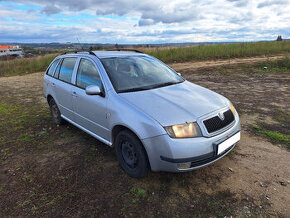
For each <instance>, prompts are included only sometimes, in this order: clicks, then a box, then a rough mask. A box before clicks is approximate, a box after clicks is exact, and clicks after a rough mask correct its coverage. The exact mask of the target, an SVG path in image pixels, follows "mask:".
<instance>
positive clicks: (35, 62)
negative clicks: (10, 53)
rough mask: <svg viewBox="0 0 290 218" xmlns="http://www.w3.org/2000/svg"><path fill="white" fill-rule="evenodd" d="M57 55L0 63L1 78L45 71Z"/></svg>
mask: <svg viewBox="0 0 290 218" xmlns="http://www.w3.org/2000/svg"><path fill="white" fill-rule="evenodd" d="M56 56H57V55H56V54H49V55H43V56H37V57H32V58H21V59H13V60H8V61H0V77H3V76H15V75H24V74H29V73H35V72H40V71H45V70H46V68H47V67H48V65H49V64H50V62H51V61H52V60H53V59H54V58H55V57H56Z"/></svg>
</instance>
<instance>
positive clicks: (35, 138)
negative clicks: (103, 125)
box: [0, 57, 290, 217]
mask: <svg viewBox="0 0 290 218" xmlns="http://www.w3.org/2000/svg"><path fill="white" fill-rule="evenodd" d="M217 62H218V61H211V62H206V63H204V64H202V62H198V63H194V62H188V63H177V64H172V65H171V67H172V68H174V69H176V70H177V71H178V72H180V73H182V75H183V76H184V77H185V78H186V79H188V80H190V81H192V82H194V83H197V84H199V85H202V86H205V87H207V88H210V89H212V90H214V91H216V92H218V93H220V94H223V95H224V96H226V97H228V98H229V99H231V101H232V102H233V104H234V105H235V106H236V108H237V110H238V112H239V113H240V116H241V122H242V129H243V132H242V139H241V141H240V142H239V143H238V145H237V146H236V148H235V149H234V150H233V151H232V152H231V153H230V154H229V155H227V156H226V157H224V158H223V159H221V160H220V161H218V162H216V163H214V164H213V165H211V166H209V167H205V168H202V169H200V170H196V171H193V172H189V173H184V174H170V173H149V175H148V176H147V177H146V178H144V179H140V180H136V179H133V178H130V177H128V176H127V175H126V174H125V173H124V172H123V171H122V170H121V169H120V167H119V166H118V163H117V160H116V157H115V154H114V150H113V149H111V148H109V147H108V146H106V145H104V144H102V143H101V142H99V141H97V140H96V139H94V138H92V137H91V136H89V135H87V134H86V133H84V132H82V131H81V130H79V129H77V128H75V127H74V126H72V125H70V124H66V125H64V126H56V125H54V124H53V122H52V121H51V118H50V114H49V109H48V106H47V103H46V100H45V99H44V98H43V96H42V75H43V73H34V74H28V75H24V76H13V77H3V78H0V95H1V98H0V199H1V201H0V217H5V216H37V217H40V216H53V217H57V216H64V217H71V216H74V217H85V216H102V217H116V216H120V217H130V216H138V217H205V216H216V217H224V216H234V217H235V216H248V217H250V216H271V215H274V216H282V217H283V216H284V217H289V216H290V208H289V205H290V189H289V188H290V166H289V159H290V153H289V151H290V150H289V140H288V141H287V140H286V141H283V140H280V138H279V137H278V138H275V137H269V135H270V136H273V134H272V135H271V134H265V133H269V132H274V133H278V134H282V135H283V136H285V137H288V136H289V134H290V132H289V130H290V108H289V102H290V91H289V84H290V68H289V67H287V66H289V59H286V58H281V57H279V58H278V59H277V58H273V60H267V59H263V60H259V61H256V62H255V61H253V62H251V61H250V60H248V59H247V61H245V62H244V63H243V61H242V60H241V59H235V60H228V61H226V62H220V64H217ZM235 62H236V63H235ZM264 66H267V69H264ZM274 135H275V134H274Z"/></svg>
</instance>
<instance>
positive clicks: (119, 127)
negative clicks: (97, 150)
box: [112, 124, 151, 169]
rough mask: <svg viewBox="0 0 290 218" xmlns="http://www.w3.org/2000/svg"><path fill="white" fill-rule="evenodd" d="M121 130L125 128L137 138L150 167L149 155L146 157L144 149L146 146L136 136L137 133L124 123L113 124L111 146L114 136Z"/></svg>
mask: <svg viewBox="0 0 290 218" xmlns="http://www.w3.org/2000/svg"><path fill="white" fill-rule="evenodd" d="M123 130H127V131H129V132H131V133H133V134H134V135H135V136H136V138H137V139H138V140H139V142H140V143H141V145H142V147H143V148H144V150H145V153H146V157H147V161H148V164H149V167H150V169H151V164H150V160H149V157H148V152H147V150H146V147H145V146H144V144H143V143H142V141H141V139H140V137H139V136H138V134H136V133H135V132H134V131H133V130H131V129H130V128H128V127H127V126H124V125H120V124H119V125H115V126H114V127H113V129H112V147H115V145H114V143H115V138H116V136H117V135H118V133H119V132H121V131H123Z"/></svg>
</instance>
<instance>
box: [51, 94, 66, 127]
mask: <svg viewBox="0 0 290 218" xmlns="http://www.w3.org/2000/svg"><path fill="white" fill-rule="evenodd" d="M48 104H49V108H50V113H51V116H52V120H53V122H54V123H55V124H57V125H62V124H65V120H64V119H62V118H61V113H60V111H59V109H58V107H57V105H56V103H55V101H54V99H53V98H52V99H50V100H49V103H48Z"/></svg>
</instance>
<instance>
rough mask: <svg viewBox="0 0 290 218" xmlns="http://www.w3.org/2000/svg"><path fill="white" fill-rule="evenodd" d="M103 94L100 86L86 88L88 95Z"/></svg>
mask: <svg viewBox="0 0 290 218" xmlns="http://www.w3.org/2000/svg"><path fill="white" fill-rule="evenodd" d="M101 93H102V91H101V89H100V87H99V86H88V87H87V88H86V94H87V95H100V94H101Z"/></svg>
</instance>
